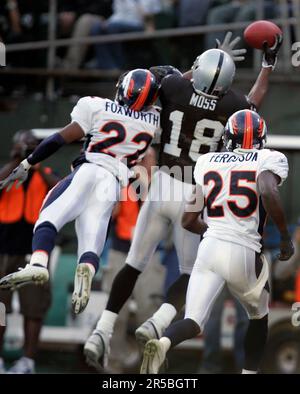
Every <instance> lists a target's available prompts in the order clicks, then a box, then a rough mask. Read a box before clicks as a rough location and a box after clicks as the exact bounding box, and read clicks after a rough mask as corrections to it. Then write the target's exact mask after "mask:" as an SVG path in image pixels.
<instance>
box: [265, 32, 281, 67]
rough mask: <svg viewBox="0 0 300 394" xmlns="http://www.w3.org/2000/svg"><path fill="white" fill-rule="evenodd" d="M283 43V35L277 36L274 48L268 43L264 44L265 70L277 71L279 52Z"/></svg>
mask: <svg viewBox="0 0 300 394" xmlns="http://www.w3.org/2000/svg"><path fill="white" fill-rule="evenodd" d="M282 41H283V36H282V34H276V40H275V44H274V45H273V46H272V47H269V46H268V43H267V41H265V42H264V43H263V52H264V54H263V60H262V67H263V68H272V70H274V69H275V67H276V63H277V55H278V51H279V49H280V47H281V44H282Z"/></svg>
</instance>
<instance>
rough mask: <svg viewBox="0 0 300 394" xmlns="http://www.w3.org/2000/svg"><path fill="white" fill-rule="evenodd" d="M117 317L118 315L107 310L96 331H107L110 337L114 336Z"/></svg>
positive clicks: (103, 313)
mask: <svg viewBox="0 0 300 394" xmlns="http://www.w3.org/2000/svg"><path fill="white" fill-rule="evenodd" d="M117 317H118V314H117V313H114V312H111V311H108V310H106V309H105V310H104V311H103V312H102V315H101V317H100V319H99V321H98V323H97V327H96V330H100V331H105V332H106V333H108V334H109V335H112V333H113V332H114V326H115V322H116V320H117Z"/></svg>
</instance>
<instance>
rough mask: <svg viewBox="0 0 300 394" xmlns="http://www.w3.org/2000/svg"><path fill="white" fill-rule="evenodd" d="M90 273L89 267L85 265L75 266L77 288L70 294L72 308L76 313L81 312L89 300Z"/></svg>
mask: <svg viewBox="0 0 300 394" xmlns="http://www.w3.org/2000/svg"><path fill="white" fill-rule="evenodd" d="M90 275H91V273H90V269H89V267H87V266H85V265H79V266H78V267H77V269H76V277H77V283H78V287H79V290H78V288H75V289H74V292H73V295H72V310H73V312H74V313H75V314H76V315H78V314H79V313H81V312H83V311H84V310H85V308H86V306H87V304H88V302H89V299H90V293H91V282H90Z"/></svg>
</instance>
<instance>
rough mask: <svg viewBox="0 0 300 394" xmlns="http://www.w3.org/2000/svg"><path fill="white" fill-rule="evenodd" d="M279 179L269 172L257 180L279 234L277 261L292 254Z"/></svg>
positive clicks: (267, 210)
mask: <svg viewBox="0 0 300 394" xmlns="http://www.w3.org/2000/svg"><path fill="white" fill-rule="evenodd" d="M279 182H280V178H279V177H278V176H277V175H275V174H274V173H273V172H271V171H263V172H262V173H261V174H259V176H258V178H257V184H258V189H259V193H260V196H261V199H262V203H263V206H264V208H265V210H266V212H267V214H268V215H269V216H270V217H271V219H272V220H273V222H274V223H275V225H276V227H277V228H278V230H279V232H280V238H281V241H280V255H279V256H278V258H279V260H288V259H289V258H290V257H291V256H292V255H293V254H294V246H293V243H292V240H291V236H290V234H289V231H288V226H287V222H286V218H285V214H284V209H283V206H282V202H281V198H280V194H279V190H278V184H279Z"/></svg>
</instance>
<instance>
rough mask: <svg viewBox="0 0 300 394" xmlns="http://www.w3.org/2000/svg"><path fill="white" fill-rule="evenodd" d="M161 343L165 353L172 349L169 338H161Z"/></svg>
mask: <svg viewBox="0 0 300 394" xmlns="http://www.w3.org/2000/svg"><path fill="white" fill-rule="evenodd" d="M159 342H160V343H161V344H162V345H163V347H164V350H165V352H166V353H167V351H168V350H169V349H170V347H171V341H170V339H169V338H168V337H161V338H160V340H159Z"/></svg>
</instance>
